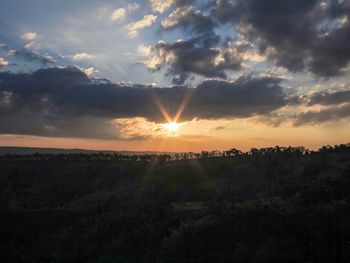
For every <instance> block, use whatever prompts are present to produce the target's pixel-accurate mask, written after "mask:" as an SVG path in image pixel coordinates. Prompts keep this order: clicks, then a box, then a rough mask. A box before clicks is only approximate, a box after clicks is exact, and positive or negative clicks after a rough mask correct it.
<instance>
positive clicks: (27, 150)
mask: <svg viewBox="0 0 350 263" xmlns="http://www.w3.org/2000/svg"><path fill="white" fill-rule="evenodd" d="M33 153H41V154H70V153H91V154H92V153H119V154H130V155H134V154H164V153H169V152H154V151H144V152H142V151H140V152H138V151H108V150H87V149H61V148H40V147H16V146H0V155H5V154H20V155H26V154H33ZM169 154H172V153H169Z"/></svg>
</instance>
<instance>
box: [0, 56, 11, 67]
mask: <svg viewBox="0 0 350 263" xmlns="http://www.w3.org/2000/svg"><path fill="white" fill-rule="evenodd" d="M8 64H9V63H8V61H6V60H5V59H4V58H1V57H0V68H2V67H4V66H7V65H8Z"/></svg>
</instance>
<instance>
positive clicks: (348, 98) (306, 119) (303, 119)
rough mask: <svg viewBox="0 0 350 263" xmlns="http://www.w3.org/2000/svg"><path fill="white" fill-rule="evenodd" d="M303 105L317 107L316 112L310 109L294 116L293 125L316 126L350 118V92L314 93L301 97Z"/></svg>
mask: <svg viewBox="0 0 350 263" xmlns="http://www.w3.org/2000/svg"><path fill="white" fill-rule="evenodd" d="M303 100H304V101H305V105H306V106H308V107H313V108H315V106H317V108H320V109H318V110H315V109H311V110H307V111H305V112H302V113H298V114H296V115H295V120H294V125H295V126H301V125H318V124H322V123H326V122H331V121H338V120H340V119H346V118H350V90H349V89H347V90H338V91H334V90H330V91H322V92H316V93H313V94H311V95H308V96H303Z"/></svg>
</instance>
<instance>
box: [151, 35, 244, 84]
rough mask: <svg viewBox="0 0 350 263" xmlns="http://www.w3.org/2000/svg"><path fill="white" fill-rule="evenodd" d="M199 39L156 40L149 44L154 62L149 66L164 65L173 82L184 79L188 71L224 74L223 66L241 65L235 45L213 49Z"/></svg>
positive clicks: (226, 68)
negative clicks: (169, 41) (151, 47)
mask: <svg viewBox="0 0 350 263" xmlns="http://www.w3.org/2000/svg"><path fill="white" fill-rule="evenodd" d="M200 41H201V39H192V40H189V41H177V42H175V43H170V44H169V43H165V42H159V43H158V44H156V45H155V46H154V47H153V52H154V56H155V57H156V58H157V61H158V64H157V65H152V66H153V67H154V66H155V67H154V68H152V69H153V70H159V69H161V68H163V67H164V66H168V73H167V74H168V75H169V76H171V77H173V79H172V81H173V83H175V84H182V83H184V82H185V81H186V80H187V79H188V78H189V77H190V76H191V74H198V75H201V76H204V77H217V78H223V79H225V78H226V73H225V71H226V70H238V69H240V68H241V63H242V58H241V56H240V53H239V52H237V48H235V49H231V48H224V49H217V48H211V47H206V46H205V45H203V44H202V43H198V42H200Z"/></svg>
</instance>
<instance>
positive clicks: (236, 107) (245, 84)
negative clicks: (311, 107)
mask: <svg viewBox="0 0 350 263" xmlns="http://www.w3.org/2000/svg"><path fill="white" fill-rule="evenodd" d="M280 82H281V80H280V79H277V78H255V77H252V76H248V77H242V78H240V79H238V80H237V81H235V82H227V81H214V80H212V81H206V82H204V83H202V84H200V85H199V86H198V87H197V88H188V87H184V86H174V87H170V88H156V87H153V86H147V85H132V86H125V85H120V84H112V83H102V82H101V81H99V80H95V79H90V78H89V77H88V76H87V75H86V74H84V73H83V72H81V71H80V70H78V69H77V68H48V69H42V70H38V71H36V72H34V73H32V74H14V73H0V133H9V134H34V135H45V136H63V137H94V138H116V137H118V136H120V134H119V130H118V129H117V128H116V127H115V119H121V118H134V117H141V118H145V119H147V120H150V121H155V122H164V121H165V120H164V117H163V115H162V113H161V111H160V109H159V107H160V105H161V104H162V105H163V106H162V107H163V108H165V109H166V110H167V111H168V113H169V115H170V116H172V117H173V116H175V115H176V113H177V112H178V110H179V107H180V105H182V104H183V103H184V101H185V102H186V103H185V104H186V107H185V108H184V111H183V113H182V115H181V120H191V119H194V118H203V119H215V118H237V117H239V118H245V117H250V116H255V115H263V114H268V113H270V112H272V111H275V110H278V109H280V108H281V107H284V106H285V105H287V104H288V103H290V99H289V98H288V97H287V96H286V94H285V93H284V88H283V87H282V86H281V85H280Z"/></svg>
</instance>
